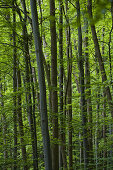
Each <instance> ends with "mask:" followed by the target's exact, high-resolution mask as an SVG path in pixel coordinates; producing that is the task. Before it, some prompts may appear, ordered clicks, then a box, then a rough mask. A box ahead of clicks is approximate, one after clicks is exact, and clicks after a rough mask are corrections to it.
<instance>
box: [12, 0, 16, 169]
mask: <svg viewBox="0 0 113 170" xmlns="http://www.w3.org/2000/svg"><path fill="white" fill-rule="evenodd" d="M12 5H13V92H14V94H13V104H14V110H13V122H14V155H13V157H14V167H13V169H14V170H16V169H17V108H16V106H17V96H16V91H17V76H16V73H17V50H16V13H15V8H14V5H15V0H13V4H12Z"/></svg>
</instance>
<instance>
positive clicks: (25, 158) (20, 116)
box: [17, 67, 28, 170]
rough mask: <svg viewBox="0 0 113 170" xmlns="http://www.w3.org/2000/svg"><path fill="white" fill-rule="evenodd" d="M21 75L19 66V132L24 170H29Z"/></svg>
mask: <svg viewBox="0 0 113 170" xmlns="http://www.w3.org/2000/svg"><path fill="white" fill-rule="evenodd" d="M20 90H21V75H20V69H19V67H18V70H17V91H18V95H17V102H18V110H17V113H18V124H19V132H20V141H21V149H22V158H23V162H24V167H23V169H24V170H28V166H27V153H26V146H25V140H24V129H23V128H24V127H23V120H22V106H21V105H22V100H21V92H20Z"/></svg>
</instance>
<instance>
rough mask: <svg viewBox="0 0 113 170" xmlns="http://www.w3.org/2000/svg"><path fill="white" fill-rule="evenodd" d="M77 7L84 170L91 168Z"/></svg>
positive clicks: (79, 21) (77, 3)
mask: <svg viewBox="0 0 113 170" xmlns="http://www.w3.org/2000/svg"><path fill="white" fill-rule="evenodd" d="M76 7H77V24H78V66H79V77H80V94H81V100H80V105H81V106H80V107H81V118H82V131H83V152H84V169H87V168H88V166H89V155H88V153H89V148H88V139H87V136H88V132H87V127H86V125H87V108H86V100H85V84H84V66H83V63H84V59H83V56H82V31H81V20H80V5H79V0H77V1H76Z"/></svg>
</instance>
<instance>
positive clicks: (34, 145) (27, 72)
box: [21, 0, 38, 170]
mask: <svg viewBox="0 0 113 170" xmlns="http://www.w3.org/2000/svg"><path fill="white" fill-rule="evenodd" d="M21 3H22V6H23V10H24V21H23V43H24V57H25V76H26V102H27V113H28V120H29V126H30V131H31V140H32V151H33V168H34V170H38V153H37V138H36V127H35V126H36V123H35V113H34V115H33V107H32V99H31V92H30V90H31V87H30V82H31V79H30V74H31V72H30V69H31V68H30V55H29V46H28V33H27V27H26V21H27V10H26V4H25V0H23V1H22V2H21Z"/></svg>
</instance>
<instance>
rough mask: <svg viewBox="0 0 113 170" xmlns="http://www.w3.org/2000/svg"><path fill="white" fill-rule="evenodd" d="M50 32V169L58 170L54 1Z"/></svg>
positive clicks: (53, 0)
mask: <svg viewBox="0 0 113 170" xmlns="http://www.w3.org/2000/svg"><path fill="white" fill-rule="evenodd" d="M50 16H51V19H50V31H51V87H52V123H53V144H52V168H53V170H58V169H59V147H58V137H59V136H58V99H57V40H56V21H55V0H50Z"/></svg>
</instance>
